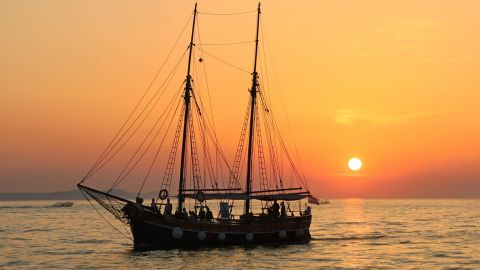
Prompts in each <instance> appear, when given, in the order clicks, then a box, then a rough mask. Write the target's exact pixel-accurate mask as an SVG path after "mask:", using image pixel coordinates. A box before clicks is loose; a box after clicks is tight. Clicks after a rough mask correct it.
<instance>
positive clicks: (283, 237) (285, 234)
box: [278, 231, 287, 239]
mask: <svg viewBox="0 0 480 270" xmlns="http://www.w3.org/2000/svg"><path fill="white" fill-rule="evenodd" d="M278 237H280V239H285V238H287V232H286V231H279V232H278Z"/></svg>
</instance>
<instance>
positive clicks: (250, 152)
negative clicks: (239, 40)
mask: <svg viewBox="0 0 480 270" xmlns="http://www.w3.org/2000/svg"><path fill="white" fill-rule="evenodd" d="M259 26H260V3H258V14H257V35H256V38H255V58H254V62H253V73H252V88H251V89H250V97H251V102H252V103H251V105H250V128H249V132H248V160H247V183H246V195H247V199H246V200H245V214H248V213H250V199H249V196H250V193H251V191H252V166H253V164H252V163H253V160H252V159H253V143H254V141H255V139H254V132H255V128H254V126H255V105H256V98H257V85H258V83H257V77H258V76H257V54H258V53H257V52H258V30H259Z"/></svg>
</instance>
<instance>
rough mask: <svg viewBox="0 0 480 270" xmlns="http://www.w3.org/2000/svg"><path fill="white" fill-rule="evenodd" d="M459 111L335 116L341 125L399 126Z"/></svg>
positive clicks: (343, 113)
mask: <svg viewBox="0 0 480 270" xmlns="http://www.w3.org/2000/svg"><path fill="white" fill-rule="evenodd" d="M455 111H458V110H453V109H448V110H434V111H423V112H413V113H403V114H392V113H369V112H361V111H355V110H340V111H338V112H337V113H336V114H335V116H334V121H335V122H336V123H339V124H344V125H351V124H358V123H367V124H375V125H390V124H397V123H402V122H408V121H411V120H413V119H416V118H419V117H423V116H432V115H441V114H447V113H451V112H455Z"/></svg>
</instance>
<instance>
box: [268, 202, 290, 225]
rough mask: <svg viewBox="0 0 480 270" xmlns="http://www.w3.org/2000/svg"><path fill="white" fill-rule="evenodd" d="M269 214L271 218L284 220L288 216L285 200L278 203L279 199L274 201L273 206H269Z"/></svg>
mask: <svg viewBox="0 0 480 270" xmlns="http://www.w3.org/2000/svg"><path fill="white" fill-rule="evenodd" d="M267 215H268V217H269V218H270V219H278V218H281V220H282V221H284V220H285V218H286V217H287V208H286V207H285V202H281V203H280V204H278V203H277V200H274V201H273V204H272V206H270V207H269V208H267Z"/></svg>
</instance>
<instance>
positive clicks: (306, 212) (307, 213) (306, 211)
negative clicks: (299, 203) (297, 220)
mask: <svg viewBox="0 0 480 270" xmlns="http://www.w3.org/2000/svg"><path fill="white" fill-rule="evenodd" d="M305 207H306V208H305V211H303V215H305V216H307V215H310V214H311V213H312V208H311V207H310V205H307V204H305Z"/></svg>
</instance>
